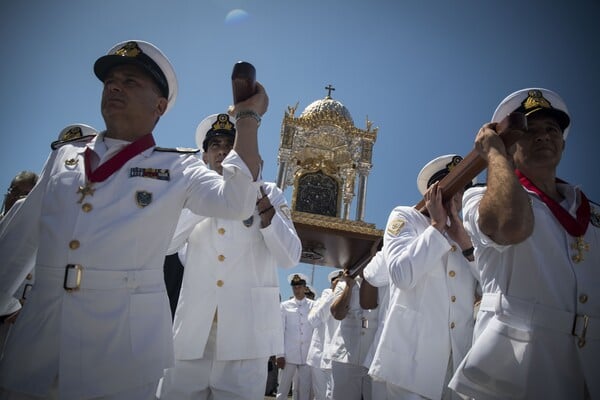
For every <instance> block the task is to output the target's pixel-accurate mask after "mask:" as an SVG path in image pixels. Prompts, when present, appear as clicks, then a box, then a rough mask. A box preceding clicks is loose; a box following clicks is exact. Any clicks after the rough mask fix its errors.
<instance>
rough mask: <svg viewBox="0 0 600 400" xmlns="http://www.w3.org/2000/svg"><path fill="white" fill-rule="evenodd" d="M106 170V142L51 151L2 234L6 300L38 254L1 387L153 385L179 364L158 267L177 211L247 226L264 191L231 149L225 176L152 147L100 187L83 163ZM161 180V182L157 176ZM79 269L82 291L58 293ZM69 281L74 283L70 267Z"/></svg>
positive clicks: (68, 394) (1, 288)
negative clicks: (89, 186) (91, 160)
mask: <svg viewBox="0 0 600 400" xmlns="http://www.w3.org/2000/svg"><path fill="white" fill-rule="evenodd" d="M88 147H89V148H90V149H92V150H94V151H95V152H96V153H97V154H98V156H99V159H100V163H102V162H103V161H104V156H105V154H106V153H107V150H108V149H107V147H106V144H105V143H104V140H103V135H100V136H97V137H95V138H94V139H93V140H91V141H90V142H87V139H86V140H80V141H75V142H71V143H68V144H65V145H63V146H62V147H60V148H58V149H57V150H55V151H53V152H52V153H51V155H50V157H49V159H48V160H47V162H46V165H45V167H44V170H43V173H42V175H41V178H40V180H39V182H38V184H37V185H36V187H35V188H34V190H33V191H32V192H31V193H30V194H29V196H28V197H27V199H26V200H25V203H23V206H22V207H21V208H20V210H19V213H18V215H15V217H14V218H13V220H12V221H11V224H14V225H11V226H10V227H8V228H7V229H5V231H4V232H3V235H2V237H0V239H1V240H0V259H2V261H3V263H2V269H1V272H0V301H2V302H3V301H6V299H7V298H8V296H10V295H12V294H13V293H14V290H15V288H16V287H17V286H18V285H19V284H20V283H21V282H22V281H23V278H24V277H25V275H26V271H24V270H23V268H22V267H23V265H25V263H26V261H27V260H28V259H29V257H31V255H32V254H33V253H35V251H36V249H37V260H36V267H35V268H36V283H35V286H34V288H33V290H32V291H31V293H30V296H29V298H28V300H27V302H26V303H25V305H24V307H23V310H22V312H21V315H20V316H19V318H18V319H17V322H16V324H15V326H14V329H13V330H12V332H11V335H10V336H9V338H8V341H7V348H6V352H5V353H4V357H3V359H2V363H1V365H0V386H3V387H6V388H8V389H10V390H14V391H18V392H24V393H30V394H32V395H40V396H41V395H44V394H45V393H46V391H47V390H48V388H49V387H50V385H51V384H52V383H53V381H54V379H55V377H56V376H57V374H58V375H59V387H58V391H59V397H60V398H61V399H84V398H89V397H96V396H103V395H108V394H111V393H116V392H119V391H123V390H124V389H128V388H133V387H137V386H141V385H144V384H148V383H150V382H153V381H156V382H158V379H159V378H160V377H161V376H162V373H163V369H164V368H166V367H168V366H170V365H171V364H172V362H173V346H172V343H173V342H172V334H171V317H170V309H169V303H168V299H167V294H166V291H165V284H164V277H163V262H164V257H165V254H167V247H168V245H169V243H170V240H171V238H172V236H173V233H174V231H175V226H176V224H177V220H178V218H179V214H180V213H181V210H182V208H184V207H188V208H189V209H191V210H192V211H194V212H195V213H197V214H200V215H213V216H215V215H218V216H219V217H222V218H231V219H240V220H241V219H243V218H246V217H247V216H248V215H250V214H252V213H253V211H254V207H255V201H256V197H257V194H258V186H259V184H260V182H253V179H252V175H251V173H250V171H249V170H248V168H247V167H246V165H245V164H244V163H243V161H242V160H241V159H240V158H239V156H238V155H237V154H236V153H235V152H233V151H232V152H231V153H230V154H229V156H228V157H227V158H226V161H224V173H223V177H221V176H220V175H219V174H217V173H215V172H213V171H210V170H209V169H208V168H207V167H206V165H205V164H204V163H203V162H202V161H201V160H200V159H198V158H197V157H196V156H195V155H191V154H182V153H178V152H166V151H158V150H157V149H156V148H154V147H151V148H149V149H147V150H145V151H143V152H142V153H140V154H138V155H137V156H135V157H133V158H132V159H130V160H129V161H127V162H126V163H125V164H124V165H123V166H122V167H121V168H120V169H119V170H118V171H116V172H115V173H114V174H113V175H112V176H110V177H109V178H108V179H106V180H105V181H104V182H99V183H96V184H95V185H94V188H95V193H94V194H93V195H92V196H87V197H85V199H83V201H82V202H81V203H80V202H79V200H80V195H79V194H78V188H79V187H80V186H83V185H85V183H86V182H85V181H86V179H85V172H84V159H83V154H84V151H85V149H86V148H88ZM159 177H160V178H161V179H157V178H159ZM75 264H78V265H81V266H82V269H83V272H82V276H81V282H80V287H79V290H77V291H71V292H69V291H66V290H65V289H64V288H63V283H64V281H63V280H64V278H65V270H66V266H67V265H75ZM69 272H70V274H69V280H71V278H72V277H74V276H75V275H76V274H75V272H76V271H75V270H73V269H71V270H70V271H69Z"/></svg>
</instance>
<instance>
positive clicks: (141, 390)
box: [0, 380, 156, 400]
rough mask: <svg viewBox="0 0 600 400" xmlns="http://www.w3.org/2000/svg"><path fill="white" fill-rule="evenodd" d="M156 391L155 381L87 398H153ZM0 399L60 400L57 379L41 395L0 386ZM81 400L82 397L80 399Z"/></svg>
mask: <svg viewBox="0 0 600 400" xmlns="http://www.w3.org/2000/svg"><path fill="white" fill-rule="evenodd" d="M155 391H156V382H153V383H149V384H146V385H143V386H139V387H135V388H131V389H127V390H124V391H122V392H119V393H115V394H112V395H109V396H102V397H94V398H89V400H132V399H140V400H154V399H156V397H154V392H155ZM0 400H60V397H59V395H58V380H55V381H54V383H53V384H52V386H51V387H50V390H49V391H48V394H47V395H46V396H43V397H38V396H31V395H28V394H25V393H17V392H11V391H8V390H6V389H2V388H0ZM82 400H83V399H82Z"/></svg>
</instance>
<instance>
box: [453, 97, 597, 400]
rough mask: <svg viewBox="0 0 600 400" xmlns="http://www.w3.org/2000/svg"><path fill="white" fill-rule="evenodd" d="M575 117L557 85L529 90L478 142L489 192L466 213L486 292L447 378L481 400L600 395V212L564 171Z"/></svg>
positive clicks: (503, 107) (499, 113) (507, 105)
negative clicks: (519, 131) (522, 120)
mask: <svg viewBox="0 0 600 400" xmlns="http://www.w3.org/2000/svg"><path fill="white" fill-rule="evenodd" d="M512 112H521V113H523V114H525V115H526V117H527V125H528V129H527V131H526V132H525V133H524V134H523V135H522V136H521V137H520V138H519V139H518V141H517V142H516V144H515V145H514V146H512V147H510V148H507V147H506V146H505V145H504V143H503V141H502V140H501V138H500V137H499V135H498V133H497V132H496V128H497V122H498V121H500V120H502V119H503V118H504V117H505V116H506V115H508V114H509V113H512ZM570 125H571V118H570V115H569V112H568V110H567V106H566V104H565V102H564V101H563V99H562V98H561V97H560V96H559V95H558V94H557V93H555V92H553V91H551V90H548V89H543V88H528V89H522V90H519V91H517V92H514V93H512V94H511V95H509V96H508V97H506V98H505V99H504V100H503V101H502V102H501V103H500V105H499V106H498V108H497V109H496V112H495V113H494V115H493V117H492V122H491V123H488V124H485V125H483V127H482V128H481V129H480V130H479V132H478V134H477V137H476V138H475V148H476V149H477V151H478V153H479V154H480V155H481V156H482V157H483V158H484V159H485V160H487V164H488V172H487V188H486V187H481V188H475V189H473V190H470V191H468V192H467V193H466V194H465V197H464V199H463V204H464V208H463V210H464V215H465V218H464V219H465V228H466V229H467V230H468V232H469V233H470V234H471V237H472V239H473V245H474V247H475V258H476V261H477V267H478V269H479V271H480V274H481V286H482V289H483V297H482V300H481V304H480V308H479V313H478V315H477V323H476V325H475V330H474V334H473V345H472V348H471V350H470V351H469V353H468V354H467V356H466V357H465V359H464V360H463V362H462V364H461V366H460V367H459V369H458V371H457V373H456V374H455V375H454V378H453V380H452V382H451V383H450V386H451V387H452V388H454V389H455V390H457V391H458V392H460V393H463V394H466V395H468V396H470V397H474V398H476V399H478V400H480V399H594V398H600V380H599V379H598V371H600V296H599V295H598V285H599V284H600V269H599V268H598V267H599V266H600V251H599V249H600V210H599V208H598V206H597V205H594V204H591V202H590V201H588V199H587V198H586V197H585V194H584V193H583V192H582V191H581V189H579V188H578V187H576V186H573V185H570V184H568V183H566V182H564V181H562V180H560V179H558V178H557V173H556V171H557V168H558V165H559V163H560V160H561V158H562V155H563V151H564V148H565V139H566V138H567V135H568V133H569V128H570Z"/></svg>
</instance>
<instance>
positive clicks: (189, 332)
mask: <svg viewBox="0 0 600 400" xmlns="http://www.w3.org/2000/svg"><path fill="white" fill-rule="evenodd" d="M263 187H264V188H265V192H266V194H267V196H268V197H269V200H270V202H271V204H272V205H273V208H274V209H275V215H274V216H273V219H272V220H271V224H270V225H269V226H267V227H266V228H261V227H260V224H261V221H260V216H259V215H258V210H254V213H253V214H252V218H251V222H249V221H248V220H246V221H244V222H242V221H234V220H226V219H221V218H206V219H204V220H203V221H202V222H200V223H198V224H197V225H195V228H193V231H192V232H191V235H190V236H189V239H188V246H187V255H186V262H185V263H184V264H185V271H184V275H183V282H182V287H181V293H180V296H179V303H178V305H177V311H176V313H175V321H174V324H173V339H174V344H175V358H176V359H178V360H194V359H199V358H203V353H204V348H205V345H206V341H207V339H208V335H209V332H210V328H211V326H212V322H213V316H214V315H215V311H216V312H217V319H218V329H217V339H216V340H217V342H216V354H215V359H216V360H221V361H224V360H244V359H253V358H261V357H269V356H271V355H274V354H278V353H281V352H283V327H282V323H281V318H280V311H279V280H278V275H277V267H278V266H280V267H284V268H291V267H293V266H295V265H296V264H298V262H299V260H300V252H301V251H302V245H301V243H300V239H299V238H298V235H297V234H296V229H295V228H294V224H293V222H292V219H291V215H290V211H289V208H288V206H287V202H286V200H285V197H284V195H283V193H282V191H281V190H280V189H279V188H278V187H277V186H276V185H275V184H274V183H264V184H263ZM187 215H188V216H187V217H186V216H184V214H182V219H186V220H188V219H189V220H192V221H194V220H195V221H198V220H199V219H200V218H201V217H198V216H195V215H189V214H187ZM182 222H183V223H181V224H180V225H179V226H182V225H184V223H188V222H189V221H182ZM250 223H251V225H250ZM246 225H249V226H246ZM177 236H180V234H176V237H177ZM240 330H241V331H240Z"/></svg>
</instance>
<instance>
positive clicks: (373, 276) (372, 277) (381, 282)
mask: <svg viewBox="0 0 600 400" xmlns="http://www.w3.org/2000/svg"><path fill="white" fill-rule="evenodd" d="M363 278H364V279H365V280H366V281H367V282H369V284H370V285H371V286H374V287H376V288H377V309H378V310H379V312H378V313H377V331H376V332H375V337H374V338H373V344H371V348H370V349H369V352H368V353H367V356H366V357H365V360H364V362H363V365H364V366H365V367H366V368H370V367H371V363H372V362H373V357H375V351H376V350H377V346H378V345H379V341H380V340H381V334H382V333H383V326H384V323H385V317H386V315H387V310H388V307H389V304H390V273H389V271H388V267H387V264H386V263H385V257H384V255H383V251H381V250H380V251H378V252H377V253H376V254H375V256H374V257H373V258H372V259H371V261H370V262H369V264H367V266H366V267H365V268H364V270H363Z"/></svg>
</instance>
